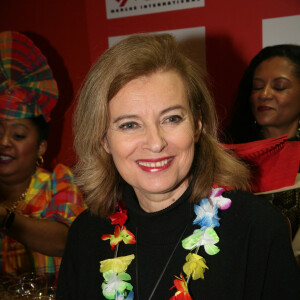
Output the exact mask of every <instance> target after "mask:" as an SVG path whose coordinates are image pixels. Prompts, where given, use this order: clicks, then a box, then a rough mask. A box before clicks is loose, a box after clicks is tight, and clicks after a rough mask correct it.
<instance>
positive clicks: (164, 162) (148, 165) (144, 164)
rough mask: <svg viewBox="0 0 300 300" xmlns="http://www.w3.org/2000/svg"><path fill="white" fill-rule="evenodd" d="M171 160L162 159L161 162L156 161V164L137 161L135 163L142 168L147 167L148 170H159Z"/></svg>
mask: <svg viewBox="0 0 300 300" xmlns="http://www.w3.org/2000/svg"><path fill="white" fill-rule="evenodd" d="M171 160H172V158H168V159H164V160H162V161H158V162H151V163H150V162H144V161H138V162H137V163H138V164H139V165H140V166H144V167H148V168H159V167H163V166H164V165H166V164H167V163H168V162H170V161H171Z"/></svg>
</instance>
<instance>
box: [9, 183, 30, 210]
mask: <svg viewBox="0 0 300 300" xmlns="http://www.w3.org/2000/svg"><path fill="white" fill-rule="evenodd" d="M27 191H28V188H27V189H26V190H25V192H23V193H22V194H21V196H20V197H19V198H18V199H16V200H14V202H13V203H12V204H11V205H8V206H6V208H7V209H9V210H10V211H15V210H16V208H17V206H18V203H19V202H20V201H24V200H25V199H26V196H27Z"/></svg>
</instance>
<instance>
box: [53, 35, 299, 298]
mask: <svg viewBox="0 0 300 300" xmlns="http://www.w3.org/2000/svg"><path fill="white" fill-rule="evenodd" d="M201 74H202V72H201V70H199V68H198V67H197V65H196V64H195V63H194V62H192V61H191V60H189V59H188V58H187V57H185V56H184V55H183V54H182V53H181V52H180V50H179V47H178V45H177V43H176V42H175V41H174V39H173V38H172V36H170V35H168V34H160V35H147V34H145V35H143V34H142V35H133V36H130V37H128V38H126V39H124V40H122V41H121V42H119V43H118V44H116V45H115V46H113V47H111V48H110V49H108V50H107V51H106V52H105V53H104V54H103V55H102V56H101V57H100V59H99V60H98V61H97V62H96V64H95V65H94V66H93V67H92V69H91V70H90V72H89V74H88V76H87V79H86V81H85V83H84V85H83V88H82V90H81V94H80V96H79V100H78V105H77V108H76V112H75V116H74V120H75V124H74V133H75V149H76V151H77V153H78V156H79V161H78V164H77V172H78V176H79V177H78V183H79V184H80V186H82V188H83V189H84V191H85V195H86V202H87V204H88V206H89V210H86V211H85V212H83V213H82V214H81V215H80V216H79V217H78V218H77V219H76V220H75V221H74V222H73V223H72V226H71V228H70V231H69V235H68V241H67V246H66V250H65V253H64V256H63V260H62V264H61V268H60V272H59V278H58V290H57V298H56V299H58V300H61V299H64V300H65V299H72V300H73V299H80V300H81V299H119V300H121V299H127V300H128V299H133V298H134V299H142V300H146V299H147V300H150V299H152V300H154V299H159V300H160V299H163V300H166V299H172V300H175V299H177V300H179V299H182V300H184V299H186V300H191V299H194V300H199V299H205V300H207V299H214V300H215V299H230V300H241V299H244V300H253V299H289V300H291V299H293V300H294V299H297V297H298V296H299V294H300V286H299V282H300V276H299V271H298V268H297V265H296V261H295V258H294V256H293V252H292V249H291V245H290V241H289V234H288V227H287V224H286V223H285V220H284V218H283V217H282V215H281V214H280V213H279V212H278V211H277V210H276V209H275V208H274V207H273V206H272V205H270V204H269V203H268V202H262V201H260V199H258V197H255V196H253V195H251V194H249V193H247V192H245V190H246V189H247V186H248V185H247V178H248V170H247V169H246V168H245V166H244V165H243V164H242V163H241V162H238V161H237V160H236V159H235V158H234V157H232V156H231V155H230V154H228V153H227V152H225V151H224V149H223V147H221V146H220V145H219V143H218V140H217V138H216V132H217V129H216V120H215V109H214V105H213V100H212V98H211V96H210V93H209V91H208V90H207V87H206V84H205V79H204V77H203V76H202V75H201ZM241 190H244V191H241ZM274 223H275V225H274Z"/></svg>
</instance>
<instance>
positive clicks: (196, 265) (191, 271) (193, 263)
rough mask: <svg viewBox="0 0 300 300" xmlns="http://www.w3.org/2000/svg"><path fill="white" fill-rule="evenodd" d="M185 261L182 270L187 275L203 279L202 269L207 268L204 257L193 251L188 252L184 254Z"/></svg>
mask: <svg viewBox="0 0 300 300" xmlns="http://www.w3.org/2000/svg"><path fill="white" fill-rule="evenodd" d="M186 261H187V262H186V263H185V264H184V265H183V271H184V273H185V274H186V275H187V276H190V275H192V278H193V279H194V280H196V279H199V278H202V279H204V271H205V269H208V267H207V266H206V264H205V259H204V258H203V257H202V256H200V255H198V254H195V253H189V254H188V255H187V256H186Z"/></svg>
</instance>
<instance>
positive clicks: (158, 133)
mask: <svg viewBox="0 0 300 300" xmlns="http://www.w3.org/2000/svg"><path fill="white" fill-rule="evenodd" d="M166 145H167V142H166V140H165V138H164V133H163V130H162V129H161V128H160V127H159V126H151V127H150V128H149V127H148V128H147V130H146V134H145V142H144V144H143V149H145V150H149V151H151V152H154V153H159V152H161V151H162V150H163V149H164V148H165V147H166Z"/></svg>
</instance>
